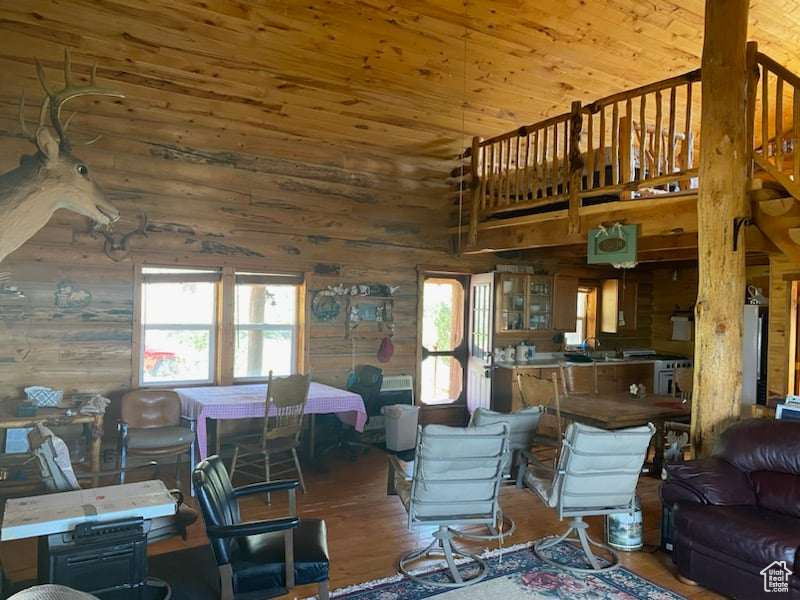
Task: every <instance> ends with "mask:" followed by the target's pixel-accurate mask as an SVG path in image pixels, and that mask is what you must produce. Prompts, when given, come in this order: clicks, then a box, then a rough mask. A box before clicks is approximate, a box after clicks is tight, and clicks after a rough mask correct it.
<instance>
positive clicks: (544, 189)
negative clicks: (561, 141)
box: [539, 127, 550, 198]
mask: <svg viewBox="0 0 800 600" xmlns="http://www.w3.org/2000/svg"><path fill="white" fill-rule="evenodd" d="M548 129H550V128H549V127H544V128H543V129H542V173H541V176H540V177H539V185H540V186H541V188H542V198H546V197H547V135H548V132H547V130H548Z"/></svg>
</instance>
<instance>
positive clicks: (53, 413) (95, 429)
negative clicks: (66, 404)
mask: <svg viewBox="0 0 800 600" xmlns="http://www.w3.org/2000/svg"><path fill="white" fill-rule="evenodd" d="M15 409H16V403H14V402H9V403H3V405H0V430H5V429H16V428H19V427H33V426H35V425H36V424H37V423H41V424H43V425H45V426H47V427H57V426H63V425H83V426H84V429H85V430H86V433H87V438H88V441H89V460H90V463H91V469H92V473H99V472H100V447H101V444H102V441H103V415H82V414H80V413H79V414H75V415H72V416H67V415H66V414H65V409H63V408H40V409H38V411H37V412H36V415H34V416H32V417H17V416H16V415H15V414H14V411H15ZM94 485H97V479H96V478H95V479H94Z"/></svg>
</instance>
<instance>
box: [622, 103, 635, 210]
mask: <svg viewBox="0 0 800 600" xmlns="http://www.w3.org/2000/svg"><path fill="white" fill-rule="evenodd" d="M632 129H633V102H632V100H631V99H630V98H628V99H627V100H626V101H625V119H624V120H623V123H622V126H621V128H620V135H621V137H622V139H621V140H620V142H619V146H620V160H621V161H622V165H621V167H620V171H621V173H620V175H621V177H622V183H630V182H631V180H632V179H633V174H632V173H631V161H632V154H631V151H632V148H631V130H632ZM630 197H631V193H630V192H622V194H620V198H621V199H622V200H629V199H630Z"/></svg>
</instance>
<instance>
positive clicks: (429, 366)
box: [420, 275, 467, 405]
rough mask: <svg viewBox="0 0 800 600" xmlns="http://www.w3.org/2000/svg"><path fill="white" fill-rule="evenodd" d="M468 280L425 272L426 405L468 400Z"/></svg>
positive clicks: (423, 373) (423, 390) (423, 399)
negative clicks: (466, 291)
mask: <svg viewBox="0 0 800 600" xmlns="http://www.w3.org/2000/svg"><path fill="white" fill-rule="evenodd" d="M465 283H466V279H465V277H463V276H439V275H425V276H424V278H423V286H422V365H421V368H420V401H421V402H422V404H427V405H442V404H453V403H456V402H463V401H464V376H465V372H466V369H465V366H466V365H465V362H466V354H467V353H466V347H467V344H466V339H465V336H464V330H465V302H466V294H465Z"/></svg>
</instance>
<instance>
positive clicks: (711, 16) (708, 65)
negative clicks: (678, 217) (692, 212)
mask: <svg viewBox="0 0 800 600" xmlns="http://www.w3.org/2000/svg"><path fill="white" fill-rule="evenodd" d="M747 14H748V0H729V1H727V2H719V1H717V0H706V12H705V37H704V41H703V60H702V67H701V69H702V73H703V79H702V113H701V119H700V124H701V130H700V144H701V145H700V181H702V182H703V183H702V185H701V186H700V190H699V193H698V200H697V218H698V259H699V260H698V263H699V283H698V296H697V303H696V305H695V314H696V325H695V352H694V360H695V368H694V393H693V396H692V398H693V402H692V442H693V448H694V450H695V452H696V453H698V455H700V456H704V455H707V454H709V453H710V452H711V448H712V445H713V442H714V439H715V438H716V437H717V435H719V433H720V432H721V431H722V430H723V429H724V428H725V427H726V426H727V425H729V424H730V422H731V421H733V420H735V419H737V418H738V417H739V410H740V406H739V405H740V402H741V397H742V302H743V300H744V296H745V281H746V280H745V248H744V244H745V242H744V236H743V235H741V236H740V237H739V240H738V250H737V251H734V249H733V243H734V238H733V236H734V219H737V218H742V217H746V216H748V213H749V206H748V196H747V192H748V175H747V173H748V168H747V163H748V160H749V159H750V155H751V146H750V145H749V140H748V131H749V127H748V125H747V118H746V117H747V114H748V113H747V106H748V102H749V101H751V99H750V98H748V89H749V88H750V79H749V78H750V77H751V75H752V68H750V69H748V66H750V67H752V66H753V63H751V64H750V65H748V58H749V59H750V60H751V61H754V59H755V51H754V48H750V47H748V46H747V44H746V42H747Z"/></svg>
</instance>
